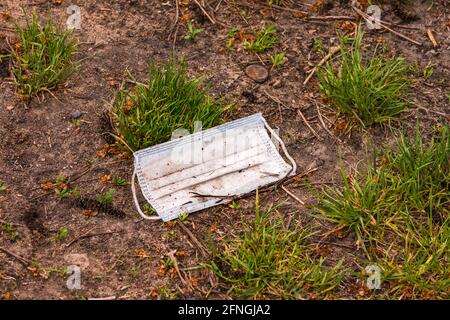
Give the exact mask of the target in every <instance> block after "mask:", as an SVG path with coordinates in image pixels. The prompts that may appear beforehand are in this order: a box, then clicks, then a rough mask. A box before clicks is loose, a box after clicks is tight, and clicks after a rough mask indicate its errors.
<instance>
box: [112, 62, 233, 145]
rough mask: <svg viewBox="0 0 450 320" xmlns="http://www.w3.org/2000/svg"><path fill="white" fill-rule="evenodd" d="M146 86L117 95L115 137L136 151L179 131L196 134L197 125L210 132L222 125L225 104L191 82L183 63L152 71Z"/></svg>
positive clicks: (197, 84) (114, 112) (140, 85)
mask: <svg viewBox="0 0 450 320" xmlns="http://www.w3.org/2000/svg"><path fill="white" fill-rule="evenodd" d="M149 76H150V79H149V81H148V83H147V84H145V85H144V84H137V85H136V86H135V87H134V88H132V89H131V90H129V89H122V90H120V91H119V92H118V95H117V98H116V101H115V104H114V107H113V110H112V115H113V123H114V125H115V130H116V134H117V135H118V136H120V137H121V138H122V140H123V141H125V142H126V144H127V145H128V147H129V148H131V149H132V150H133V151H136V150H139V149H143V148H147V147H150V146H152V145H155V144H158V143H162V142H165V141H168V140H170V138H171V136H172V133H173V132H174V131H175V130H176V129H181V128H183V129H187V130H188V131H189V132H193V130H194V123H195V122H196V121H201V122H202V128H203V129H207V128H210V127H213V126H215V125H217V124H220V123H221V121H222V120H221V116H222V114H223V113H224V111H225V109H226V108H225V106H224V104H223V103H222V101H219V100H216V99H214V98H212V97H211V96H208V95H207V94H206V92H205V90H204V89H203V88H202V80H201V79H191V80H190V79H188V78H187V76H186V67H185V64H184V62H183V61H181V62H180V63H179V64H177V62H176V61H175V60H173V59H171V60H170V61H169V62H168V63H167V64H166V65H165V66H163V67H158V66H156V65H155V64H151V65H150V67H149Z"/></svg>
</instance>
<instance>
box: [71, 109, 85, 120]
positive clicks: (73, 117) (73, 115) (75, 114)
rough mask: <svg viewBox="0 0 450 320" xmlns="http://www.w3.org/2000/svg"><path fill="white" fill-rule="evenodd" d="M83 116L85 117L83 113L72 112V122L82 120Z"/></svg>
mask: <svg viewBox="0 0 450 320" xmlns="http://www.w3.org/2000/svg"><path fill="white" fill-rule="evenodd" d="M82 115H83V113H82V112H81V111H78V110H76V111H74V112H72V113H71V114H70V120H75V119H78V118H80V117H81V116H82Z"/></svg>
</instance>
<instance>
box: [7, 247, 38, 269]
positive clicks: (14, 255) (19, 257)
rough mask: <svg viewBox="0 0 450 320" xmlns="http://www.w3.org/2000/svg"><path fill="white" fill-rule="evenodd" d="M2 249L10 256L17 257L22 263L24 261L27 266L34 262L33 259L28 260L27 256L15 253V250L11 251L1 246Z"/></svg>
mask: <svg viewBox="0 0 450 320" xmlns="http://www.w3.org/2000/svg"><path fill="white" fill-rule="evenodd" d="M0 251H3V252H4V253H6V254H8V255H10V256H11V257H13V258H16V259H17V260H18V261H19V262H20V263H22V264H23V265H25V266H28V265H29V264H31V263H32V261H31V260H28V259H27V258H24V257H21V256H18V255H17V254H15V253H13V252H11V251H9V250H8V249H5V248H3V247H0Z"/></svg>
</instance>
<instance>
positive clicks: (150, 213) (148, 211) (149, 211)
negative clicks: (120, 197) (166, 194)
mask: <svg viewBox="0 0 450 320" xmlns="http://www.w3.org/2000/svg"><path fill="white" fill-rule="evenodd" d="M143 209H144V213H145V214H146V215H148V216H155V215H156V214H157V213H156V210H155V209H154V208H153V207H152V206H151V205H150V204H149V203H145V204H144V207H143Z"/></svg>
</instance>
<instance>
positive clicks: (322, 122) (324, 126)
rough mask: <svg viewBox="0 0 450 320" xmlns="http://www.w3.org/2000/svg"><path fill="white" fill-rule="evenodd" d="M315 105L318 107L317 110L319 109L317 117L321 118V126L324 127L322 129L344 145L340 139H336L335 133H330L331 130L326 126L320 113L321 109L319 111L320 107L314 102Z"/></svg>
mask: <svg viewBox="0 0 450 320" xmlns="http://www.w3.org/2000/svg"><path fill="white" fill-rule="evenodd" d="M314 104H315V105H316V109H317V115H318V116H319V121H320V124H321V125H322V127H323V128H324V129H325V131H326V132H327V133H328V134H329V135H330V136H332V137H333V138H335V139H336V140H337V141H339V142H340V143H342V140H341V139H339V138H338V137H336V136H335V135H334V134H333V132H331V131H330V129H328V127H327V125H326V124H325V122H324V121H323V118H322V114H321V113H320V109H319V105H318V104H317V103H316V102H315V101H314Z"/></svg>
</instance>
